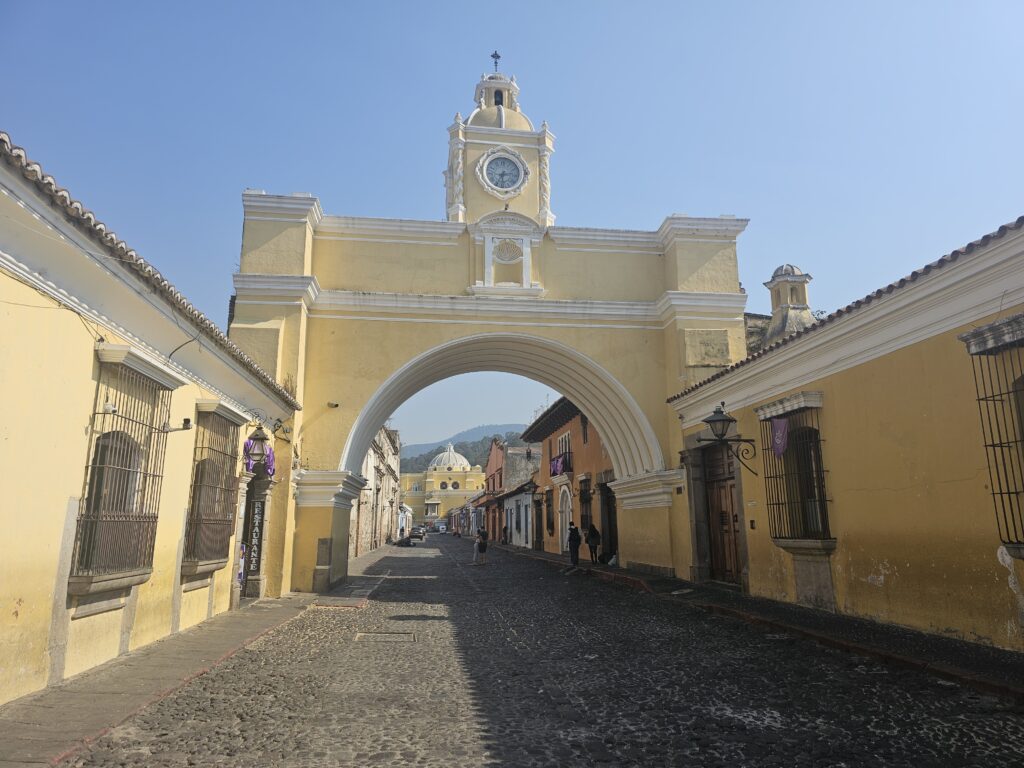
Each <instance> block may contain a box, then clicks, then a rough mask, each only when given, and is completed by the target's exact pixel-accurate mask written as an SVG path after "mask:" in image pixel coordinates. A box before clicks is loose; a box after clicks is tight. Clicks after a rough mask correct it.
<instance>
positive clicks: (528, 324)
mask: <svg viewBox="0 0 1024 768" xmlns="http://www.w3.org/2000/svg"><path fill="white" fill-rule="evenodd" d="M311 317H314V318H317V319H324V320H366V321H368V322H386V323H430V324H434V325H498V326H502V327H505V328H508V327H510V326H514V327H522V328H615V329H620V330H626V331H638V330H639V331H661V330H664V326H662V325H618V324H614V323H586V322H581V323H573V322H563V323H537V322H532V321H530V320H447V319H427V318H422V317H394V316H373V315H338V314H327V313H324V314H319V313H318V314H315V315H311Z"/></svg>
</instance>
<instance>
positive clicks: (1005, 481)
mask: <svg viewBox="0 0 1024 768" xmlns="http://www.w3.org/2000/svg"><path fill="white" fill-rule="evenodd" d="M960 340H961V341H963V342H965V343H966V344H967V351H968V353H969V354H970V356H971V360H972V361H973V366H974V382H975V388H976V392H977V398H978V413H979V415H980V417H981V430H982V435H983V437H984V446H985V458H986V460H987V464H988V472H989V487H990V488H991V490H992V503H993V506H994V508H995V513H996V524H997V525H998V527H999V538H1000V539H1001V540H1002V542H1003V544H1005V545H1006V546H1007V549H1008V550H1010V551H1011V554H1014V555H1016V556H1017V557H1024V314H1020V315H1015V316H1013V317H1009V318H1005V319H1003V320H999V321H996V322H994V323H990V324H989V325H986V326H982V327H981V328H978V329H976V330H973V331H970V332H968V333H965V334H963V335H962V336H960Z"/></svg>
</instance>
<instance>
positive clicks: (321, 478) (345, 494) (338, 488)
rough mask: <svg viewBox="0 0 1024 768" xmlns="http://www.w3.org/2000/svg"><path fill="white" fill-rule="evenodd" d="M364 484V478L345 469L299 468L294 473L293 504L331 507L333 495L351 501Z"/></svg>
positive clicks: (333, 500) (333, 499)
mask: <svg viewBox="0 0 1024 768" xmlns="http://www.w3.org/2000/svg"><path fill="white" fill-rule="evenodd" d="M365 486H366V478H363V477H359V476H358V475H353V474H352V473H351V472H346V471H345V470H337V471H332V470H310V469H301V470H299V471H298V472H297V473H296V474H295V506H297V507H333V506H334V502H335V500H336V499H335V496H338V495H340V496H341V497H342V500H346V501H348V502H349V503H351V500H352V499H354V498H356V497H357V496H359V492H360V491H361V490H362V489H363V488H364V487H365Z"/></svg>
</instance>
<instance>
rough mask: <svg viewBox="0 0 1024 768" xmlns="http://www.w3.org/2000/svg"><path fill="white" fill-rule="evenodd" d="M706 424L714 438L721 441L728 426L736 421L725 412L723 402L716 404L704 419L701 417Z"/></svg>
mask: <svg viewBox="0 0 1024 768" xmlns="http://www.w3.org/2000/svg"><path fill="white" fill-rule="evenodd" d="M701 421H703V422H704V423H705V424H707V425H708V429H710V430H711V434H712V435H714V436H715V440H719V441H723V440H725V439H726V435H728V434H729V427H731V426H732V425H733V424H735V423H736V419H734V418H733V417H732V416H730V415H729V414H727V413H726V412H725V403H724V402H723V403H722V404H721V405H716V406H715V410H714V411H713V412H712V414H711V415H710V416H708V417H707V418H706V419H701Z"/></svg>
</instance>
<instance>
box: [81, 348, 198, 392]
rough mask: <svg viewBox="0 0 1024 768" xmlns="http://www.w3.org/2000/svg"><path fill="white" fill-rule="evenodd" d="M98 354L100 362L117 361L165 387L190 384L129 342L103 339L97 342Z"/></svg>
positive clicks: (175, 387)
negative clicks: (116, 342)
mask: <svg viewBox="0 0 1024 768" xmlns="http://www.w3.org/2000/svg"><path fill="white" fill-rule="evenodd" d="M96 355H97V356H98V357H99V359H100V362H103V363H115V364H119V365H123V366H125V367H126V368H131V369H132V370H133V371H136V372H138V373H141V374H142V375H143V376H145V377H147V378H149V379H152V380H153V381H155V382H156V383H157V384H159V385H160V386H161V387H163V388H164V389H177V388H178V387H183V386H185V385H186V384H188V379H186V378H185V377H184V376H181V375H179V374H178V373H176V372H174V371H172V370H171V369H170V368H168V367H167V366H165V365H161V364H160V363H158V362H157V361H156V360H153V359H152V358H150V357H148V356H147V355H144V354H142V353H141V352H139V350H137V349H134V348H133V347H129V346H128V345H127V344H108V343H107V342H104V341H101V342H99V343H97V344H96Z"/></svg>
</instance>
